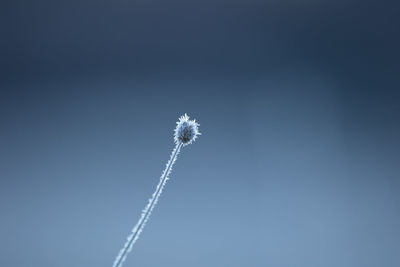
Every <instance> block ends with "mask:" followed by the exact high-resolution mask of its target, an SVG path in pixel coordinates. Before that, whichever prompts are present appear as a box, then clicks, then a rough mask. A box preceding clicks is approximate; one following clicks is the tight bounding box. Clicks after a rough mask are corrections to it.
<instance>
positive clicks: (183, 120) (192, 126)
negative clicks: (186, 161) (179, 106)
mask: <svg viewBox="0 0 400 267" xmlns="http://www.w3.org/2000/svg"><path fill="white" fill-rule="evenodd" d="M176 124H177V125H176V128H175V135H174V140H175V143H179V142H182V144H183V145H184V146H186V145H189V144H191V143H192V142H193V141H194V140H196V138H197V136H198V135H200V133H199V126H200V124H198V123H197V122H196V120H189V116H188V115H187V114H185V115H183V116H181V117H180V118H179V121H178V122H177V123H176Z"/></svg>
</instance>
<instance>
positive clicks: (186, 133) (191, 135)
mask: <svg viewBox="0 0 400 267" xmlns="http://www.w3.org/2000/svg"><path fill="white" fill-rule="evenodd" d="M176 124H177V125H176V128H175V133H174V141H175V148H174V149H173V150H172V153H171V157H170V159H169V161H168V162H167V165H166V166H165V169H164V171H163V173H162V175H161V178H160V181H159V183H158V185H157V187H156V190H155V192H154V193H153V195H152V197H151V198H150V199H149V202H148V204H147V206H146V207H145V208H144V210H143V211H142V215H141V216H140V218H139V221H138V222H137V223H136V225H135V227H133V229H132V232H131V233H130V234H129V236H128V238H127V241H126V243H125V245H124V247H123V248H122V249H121V251H120V252H119V254H118V256H117V258H116V259H115V261H114V264H113V267H120V266H122V264H123V263H124V261H125V259H126V257H127V255H128V253H129V252H130V251H131V250H132V247H133V245H134V244H135V243H136V241H137V240H138V238H139V235H140V233H141V232H142V231H143V228H144V226H145V224H146V222H147V221H148V219H149V217H150V214H151V212H152V211H153V209H154V206H155V205H156V204H157V202H158V198H159V197H160V195H161V193H162V190H163V188H164V186H165V183H166V182H167V180H168V179H169V178H168V176H169V174H170V173H171V170H172V166H173V165H174V163H175V161H176V158H177V156H178V154H179V152H180V150H181V148H182V146H187V145H189V144H191V143H192V142H193V141H194V140H196V138H197V137H198V136H199V135H200V133H199V129H198V127H199V126H200V125H199V124H198V123H197V122H196V120H189V116H188V115H186V114H185V115H183V116H181V117H180V118H179V121H178V122H177V123H176Z"/></svg>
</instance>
